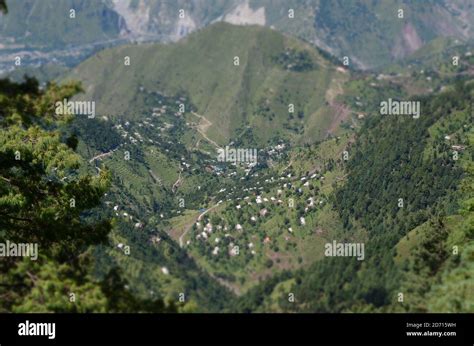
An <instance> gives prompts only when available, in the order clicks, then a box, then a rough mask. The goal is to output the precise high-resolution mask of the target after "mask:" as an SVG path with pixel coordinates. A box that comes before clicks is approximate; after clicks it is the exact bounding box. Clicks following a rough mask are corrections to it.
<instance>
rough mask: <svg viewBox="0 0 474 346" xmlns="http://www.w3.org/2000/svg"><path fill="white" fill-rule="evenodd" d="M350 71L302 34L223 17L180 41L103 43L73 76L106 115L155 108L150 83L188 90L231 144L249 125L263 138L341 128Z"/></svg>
mask: <svg viewBox="0 0 474 346" xmlns="http://www.w3.org/2000/svg"><path fill="white" fill-rule="evenodd" d="M126 57H128V58H129V59H130V66H127V65H125V63H124V59H126ZM235 59H239V62H238V63H239V65H238V66H236V65H235V64H234V60H235ZM305 60H307V61H305ZM304 64H307V65H304ZM303 70H304V73H303ZM347 75H348V74H347V73H346V72H344V70H343V69H342V70H339V71H338V70H337V66H335V65H333V64H332V63H331V62H329V61H328V60H327V59H326V58H324V57H323V56H321V55H320V54H319V53H318V52H317V51H316V50H314V49H312V48H311V46H309V45H307V44H305V43H303V42H301V41H298V40H296V39H293V38H290V37H285V36H283V35H282V34H280V33H278V32H276V31H273V30H270V29H267V28H263V27H258V26H247V27H241V26H233V25H230V24H226V23H217V24H214V25H213V26H211V27H208V28H206V29H203V30H202V31H199V32H197V33H194V34H191V35H190V36H189V37H187V38H186V39H183V40H181V41H179V42H178V43H175V44H166V45H162V44H161V45H156V44H151V45H139V46H123V47H118V48H112V49H108V50H105V51H102V52H100V53H99V54H97V55H96V56H94V57H92V58H90V59H88V60H87V61H85V62H84V63H82V64H81V65H79V66H78V67H77V68H76V69H74V70H73V71H72V72H71V73H70V74H69V75H68V77H67V78H66V79H73V80H79V81H81V82H82V83H83V85H84V86H85V91H86V92H85V94H84V95H82V96H81V99H83V100H94V101H95V102H96V105H97V106H96V107H97V113H98V114H99V115H102V116H115V115H121V116H124V117H126V118H129V119H138V118H139V117H143V116H144V115H146V114H150V113H151V112H152V109H150V107H148V108H147V107H145V106H144V104H143V103H142V102H140V99H141V97H140V96H139V95H140V93H143V90H149V91H150V92H157V93H164V94H178V93H183V94H186V95H188V96H189V98H190V102H191V103H192V104H193V105H194V106H195V108H196V109H195V113H197V114H198V115H197V116H201V121H200V126H203V128H201V129H202V130H203V131H202V132H205V133H206V134H207V135H208V136H209V137H210V138H211V139H212V140H214V141H216V142H217V143H219V144H220V145H224V144H226V143H228V142H230V140H229V139H231V140H232V139H235V138H236V137H238V136H239V135H240V134H241V133H242V129H245V128H246V127H247V128H249V127H250V128H266V129H268V131H265V132H261V131H257V132H255V133H253V135H254V136H255V138H256V143H257V144H264V143H268V142H270V141H272V140H273V141H275V140H277V139H287V140H290V141H293V142H297V141H300V142H310V141H317V140H322V139H324V138H326V136H327V135H328V132H331V133H333V134H334V133H336V132H337V129H338V127H339V125H340V122H342V120H347V119H348V118H347V117H348V113H347V111H346V112H345V113H344V114H342V115H341V119H339V122H337V123H334V121H335V120H334V115H333V114H332V113H333V110H332V107H334V102H335V100H334V99H335V97H336V96H337V93H338V90H339V89H340V88H341V85H342V84H343V82H344V81H345V80H346V79H347ZM331 103H332V104H331ZM290 105H293V106H292V107H293V108H294V111H293V112H291V111H289V110H290ZM156 106H158V105H156ZM203 118H204V119H203ZM195 120H196V119H195ZM206 123H207V125H206ZM250 131H252V130H250Z"/></svg>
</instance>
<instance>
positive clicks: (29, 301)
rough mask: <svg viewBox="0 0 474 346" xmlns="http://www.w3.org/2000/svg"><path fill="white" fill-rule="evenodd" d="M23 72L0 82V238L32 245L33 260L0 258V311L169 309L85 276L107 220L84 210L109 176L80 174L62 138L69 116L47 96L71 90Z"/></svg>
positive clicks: (112, 279) (115, 280)
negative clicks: (43, 84) (42, 84)
mask: <svg viewBox="0 0 474 346" xmlns="http://www.w3.org/2000/svg"><path fill="white" fill-rule="evenodd" d="M79 90H80V88H79V86H78V85H76V84H73V83H71V84H67V85H65V86H63V87H59V86H57V85H55V84H51V85H48V87H47V88H46V89H45V90H40V89H38V83H37V82H36V81H35V80H32V79H26V81H25V82H24V83H21V84H16V83H12V82H9V81H6V80H1V81H0V105H1V108H2V113H1V114H0V215H2V217H1V219H0V242H1V243H6V242H7V241H10V242H15V243H35V244H38V258H37V260H33V259H30V258H29V257H26V258H21V257H5V258H2V261H0V273H1V274H0V297H1V299H0V311H4V312H9V311H13V312H48V311H50V312H108V311H114V312H119V311H127V312H133V311H136V312H139V311H170V310H171V311H174V307H173V306H169V307H165V306H164V304H163V302H160V301H154V302H150V301H140V300H137V299H135V298H133V296H131V294H130V293H129V292H127V290H126V287H125V286H126V285H125V282H124V281H123V280H122V279H120V277H119V276H118V274H117V273H111V274H109V275H108V277H107V279H106V280H104V281H103V282H102V283H99V282H97V281H96V280H94V279H93V277H92V275H91V274H90V273H91V258H90V253H89V251H88V249H89V247H90V246H91V245H95V244H100V243H104V242H105V241H106V240H107V235H108V233H109V231H110V230H111V227H112V223H111V220H110V219H105V218H104V219H98V218H95V219H94V218H92V217H90V216H89V215H90V211H91V210H92V209H93V208H95V207H96V206H98V205H99V204H100V202H101V199H102V196H103V195H104V193H105V192H106V191H107V189H108V186H109V181H110V177H109V174H108V173H107V171H105V170H103V171H102V172H101V173H100V174H98V175H90V174H87V173H82V170H81V167H82V166H83V164H84V162H83V161H82V159H81V158H80V156H79V155H78V154H76V153H75V152H74V151H73V150H72V149H71V148H70V146H74V140H69V141H68V144H69V146H68V145H66V144H65V143H63V142H62V140H61V134H60V129H61V128H62V127H63V126H65V124H66V123H67V122H68V120H69V116H63V115H57V114H55V112H54V103H55V100H62V99H63V98H68V97H70V96H72V95H73V94H75V93H76V92H77V91H79Z"/></svg>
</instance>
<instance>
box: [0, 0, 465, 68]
mask: <svg viewBox="0 0 474 346" xmlns="http://www.w3.org/2000/svg"><path fill="white" fill-rule="evenodd" d="M8 5H9V9H10V13H9V15H8V16H1V15H0V38H1V39H2V40H1V41H2V45H1V46H0V49H1V50H0V53H2V55H5V54H7V53H11V51H12V49H13V50H19V49H24V48H29V49H31V48H35V49H43V50H44V49H52V48H56V49H58V48H64V46H65V45H71V47H77V46H78V45H95V46H97V45H99V46H100V45H106V44H114V43H118V42H121V41H122V40H154V41H156V40H158V41H175V40H177V39H179V38H181V37H183V36H186V35H187V34H189V33H190V32H192V31H195V30H197V29H199V28H202V27H204V26H207V25H209V24H211V23H213V22H215V21H227V22H230V23H233V24H242V25H243V24H259V25H266V26H273V27H275V28H277V29H279V30H281V31H283V32H286V33H288V34H291V35H294V36H297V37H300V38H303V39H305V40H307V41H309V42H311V43H313V44H315V45H317V46H320V47H321V48H324V49H325V50H328V51H330V52H332V53H333V54H334V55H336V56H337V57H338V58H342V57H344V56H348V57H350V58H351V62H352V63H353V64H354V65H355V66H357V67H359V68H371V67H376V66H380V65H383V64H386V63H390V62H393V61H395V60H397V59H400V58H403V57H406V56H408V55H410V54H411V53H413V52H414V51H416V50H417V49H419V48H420V47H422V46H423V45H425V44H426V43H428V42H430V41H431V40H433V39H435V38H437V37H439V36H451V37H454V38H457V39H459V40H468V39H469V38H470V37H472V36H473V33H474V25H473V23H474V3H473V2H472V1H470V0H426V1H415V0H404V1H401V0H393V1H392V0H390V1H389V0H381V1H372V0H351V1H348V0H176V1H168V0H48V1H35V0H15V1H10V2H9V3H8ZM71 9H75V11H76V18H70V10H71ZM291 10H293V11H291ZM400 10H403V18H400V17H401V16H402V13H401V12H400ZM293 14H294V18H290V17H291V16H292V15H293ZM87 49H91V47H88V46H82V47H79V52H76V55H81V54H80V52H81V51H84V50H87ZM64 54H65V53H64ZM64 54H60V55H61V56H62V55H64ZM68 59H69V60H72V61H75V60H74V59H73V58H71V57H69V58H68ZM2 60H4V59H2ZM76 60H77V59H76Z"/></svg>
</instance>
